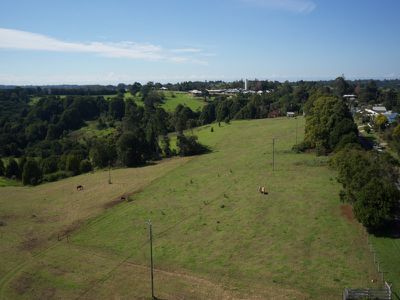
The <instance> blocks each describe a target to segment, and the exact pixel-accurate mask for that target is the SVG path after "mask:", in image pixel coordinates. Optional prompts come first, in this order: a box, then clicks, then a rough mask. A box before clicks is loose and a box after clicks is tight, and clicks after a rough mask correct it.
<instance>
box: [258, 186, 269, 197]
mask: <svg viewBox="0 0 400 300" xmlns="http://www.w3.org/2000/svg"><path fill="white" fill-rule="evenodd" d="M258 191H259V192H260V193H261V194H264V195H268V191H267V189H266V188H265V187H264V186H259V187H258Z"/></svg>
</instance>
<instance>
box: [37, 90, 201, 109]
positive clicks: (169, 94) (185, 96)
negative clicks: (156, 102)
mask: <svg viewBox="0 0 400 300" xmlns="http://www.w3.org/2000/svg"><path fill="white" fill-rule="evenodd" d="M163 94H164V95H165V101H164V103H163V104H161V107H162V108H164V109H165V110H166V111H170V112H172V111H174V110H175V108H176V107H177V106H178V105H179V104H182V105H184V106H187V107H190V109H191V110H193V111H196V110H201V109H202V108H203V106H204V105H206V102H204V99H203V98H201V97H194V96H192V95H190V94H189V93H186V92H178V91H163ZM60 97H61V99H62V98H65V97H66V96H65V95H61V96H60ZM93 97H97V96H93ZM103 97H104V98H105V99H107V100H110V99H111V98H113V97H115V96H114V95H104V96H103ZM124 98H125V99H133V100H134V101H135V103H136V104H137V105H138V106H144V103H143V101H142V99H141V98H140V94H139V93H138V94H136V95H132V94H131V93H130V92H126V93H125V94H124ZM39 99H40V97H32V98H31V101H30V105H35V104H36V103H37V102H38V101H39Z"/></svg>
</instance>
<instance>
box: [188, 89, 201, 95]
mask: <svg viewBox="0 0 400 300" xmlns="http://www.w3.org/2000/svg"><path fill="white" fill-rule="evenodd" d="M189 93H190V94H192V95H194V96H201V95H202V94H203V92H202V91H199V90H191V91H189Z"/></svg>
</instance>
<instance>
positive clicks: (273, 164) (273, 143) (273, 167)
mask: <svg viewBox="0 0 400 300" xmlns="http://www.w3.org/2000/svg"><path fill="white" fill-rule="evenodd" d="M272 171H275V138H273V139H272Z"/></svg>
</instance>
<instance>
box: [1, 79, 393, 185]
mask: <svg viewBox="0 0 400 300" xmlns="http://www.w3.org/2000/svg"><path fill="white" fill-rule="evenodd" d="M249 85H250V88H251V89H253V90H264V91H265V90H268V93H262V94H242V93H239V94H236V95H231V96H227V95H220V96H217V97H213V98H210V97H206V101H207V103H206V105H205V106H204V107H203V109H202V110H199V111H192V110H191V109H190V108H189V107H186V106H183V105H178V106H177V107H176V109H175V111H173V112H167V111H165V110H164V109H162V107H161V105H160V104H162V103H163V102H164V101H165V97H164V95H163V93H162V92H160V91H159V89H160V88H161V87H162V86H167V87H168V89H170V90H181V91H185V90H191V89H199V90H205V89H213V88H233V87H236V88H238V87H242V86H243V81H235V82H228V83H226V82H222V81H210V82H182V83H177V84H167V85H161V84H160V83H153V82H148V83H147V84H144V85H142V84H140V83H138V82H135V83H133V84H129V85H125V84H119V85H118V86H51V87H24V88H21V87H17V88H7V89H0V108H1V109H0V157H3V158H4V161H1V160H0V161H1V162H2V165H0V175H1V174H4V175H5V176H7V177H10V178H17V179H20V180H22V181H23V182H24V183H25V184H37V183H39V182H41V181H53V180H57V179H59V178H64V177H68V176H73V175H77V174H80V173H84V172H89V171H91V170H92V169H93V168H103V167H106V166H108V165H110V164H111V165H121V166H129V167H130V166H137V165H140V164H144V163H146V162H148V161H150V160H156V159H160V158H162V157H169V156H171V155H193V154H198V153H202V152H204V151H207V149H206V148H205V147H203V146H202V145H201V144H199V143H198V142H197V140H196V137H185V136H184V135H183V132H184V130H187V129H191V128H194V127H197V126H201V125H205V124H209V123H212V122H227V123H229V121H230V120H234V119H256V118H266V117H276V116H281V115H284V114H285V113H286V112H287V111H294V112H298V113H302V112H303V111H304V112H306V113H307V128H306V140H305V143H303V144H302V145H299V147H298V149H299V150H301V149H304V148H306V147H311V148H316V149H317V150H318V152H319V153H320V154H326V153H329V152H331V151H334V150H338V149H340V148H342V147H343V146H344V145H346V144H348V143H355V142H357V129H356V128H355V126H354V123H353V121H352V118H351V116H350V114H349V112H348V110H347V107H346V104H345V103H344V102H343V101H342V100H340V101H339V100H337V99H340V98H341V97H340V96H341V95H343V94H345V93H351V92H359V93H360V95H362V94H363V93H364V94H365V95H370V96H365V97H366V99H369V97H372V95H375V96H376V95H378V96H379V97H385V99H386V101H389V102H390V103H392V107H397V105H398V91H395V92H394V93H391V92H390V90H382V89H379V88H377V89H376V90H374V86H375V85H374V84H373V83H370V82H367V83H366V84H365V86H362V87H360V88H359V90H357V85H355V84H353V83H351V82H348V81H346V80H344V79H343V78H340V77H339V78H337V79H336V80H335V81H333V82H332V86H324V85H321V83H320V82H305V81H299V82H294V83H289V82H284V83H279V82H272V81H257V80H255V81H251V82H250V83H249ZM127 91H129V92H130V93H131V94H132V95H136V98H137V97H140V98H141V100H142V101H143V104H142V105H140V106H138V105H137V104H136V103H135V102H134V101H133V100H126V99H125V98H124V94H125V92H127ZM388 93H389V94H390V96H387V95H388ZM109 94H113V96H112V97H111V98H110V99H105V98H104V97H103V96H102V95H109ZM32 99H34V101H32ZM319 112H323V114H320V113H319ZM87 121H92V123H93V122H95V124H96V128H97V129H99V130H104V132H108V134H106V135H103V134H102V135H101V136H99V137H96V136H94V137H90V138H89V137H87V136H84V137H83V138H76V136H74V135H73V134H71V132H73V131H75V130H77V129H80V128H82V127H84V126H85V125H86V122H87ZM171 132H177V134H178V140H177V145H178V149H177V151H175V150H172V149H171V148H170V141H169V137H168V134H169V133H171Z"/></svg>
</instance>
